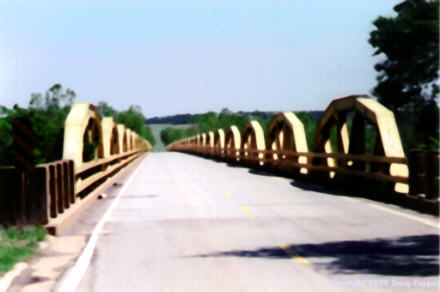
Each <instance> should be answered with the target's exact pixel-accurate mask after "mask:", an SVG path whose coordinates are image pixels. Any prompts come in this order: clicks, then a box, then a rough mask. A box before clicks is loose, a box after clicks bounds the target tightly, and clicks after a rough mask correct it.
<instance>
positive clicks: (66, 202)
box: [0, 104, 151, 229]
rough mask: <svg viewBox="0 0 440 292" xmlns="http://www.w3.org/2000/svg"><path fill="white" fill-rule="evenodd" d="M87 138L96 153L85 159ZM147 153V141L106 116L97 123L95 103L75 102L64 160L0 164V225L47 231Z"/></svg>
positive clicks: (67, 134)
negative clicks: (38, 227) (26, 165)
mask: <svg viewBox="0 0 440 292" xmlns="http://www.w3.org/2000/svg"><path fill="white" fill-rule="evenodd" d="M87 140H88V141H89V142H94V143H97V145H98V146H97V147H96V150H95V157H94V158H93V159H92V160H91V161H88V162H85V161H83V159H84V157H83V151H84V141H87ZM146 151H151V145H150V144H149V143H148V141H146V140H145V139H143V138H142V137H139V136H138V135H137V134H136V133H135V132H132V131H131V130H128V129H125V127H124V126H123V125H117V124H116V122H115V120H114V118H105V119H104V122H103V126H101V118H100V116H99V113H98V111H97V109H96V107H94V106H93V105H91V104H74V106H73V107H72V109H71V111H70V113H69V116H68V118H67V120H66V128H65V137H64V153H63V158H64V159H62V160H58V161H53V162H50V163H45V164H40V165H37V166H35V167H31V168H29V169H27V170H25V169H23V168H16V167H0V224H1V225H4V226H10V225H26V224H37V225H46V226H47V227H48V229H50V228H52V227H51V224H58V221H62V220H64V219H65V218H68V217H69V216H70V215H71V214H73V213H74V212H76V211H77V210H79V209H80V208H81V207H82V206H84V205H86V203H88V202H90V201H91V199H93V198H94V196H95V195H96V194H97V193H98V191H99V190H100V189H99V188H101V189H102V188H103V187H104V185H105V184H104V182H105V181H106V180H107V179H108V178H110V177H112V176H114V175H115V174H116V173H118V172H119V171H120V170H121V169H122V168H123V167H125V166H126V165H128V164H129V163H130V162H132V161H133V160H135V159H136V158H138V157H139V156H140V155H142V154H143V153H145V152H146ZM57 220H58V221H57ZM54 222H55V223H54Z"/></svg>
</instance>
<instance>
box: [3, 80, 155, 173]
mask: <svg viewBox="0 0 440 292" xmlns="http://www.w3.org/2000/svg"><path fill="white" fill-rule="evenodd" d="M75 98H76V94H75V92H74V91H73V90H71V89H66V90H63V88H62V86H61V85H60V84H55V85H53V86H52V87H51V88H49V89H48V90H47V91H46V93H45V94H44V95H43V94H41V93H33V94H31V99H30V101H29V105H28V107H27V108H22V107H20V106H18V105H14V106H13V107H12V108H11V109H9V108H7V107H5V106H0V165H3V166H7V165H13V164H14V161H13V151H12V143H13V136H12V120H13V119H14V118H19V117H28V118H29V119H30V121H31V125H32V132H33V141H32V142H33V148H34V155H35V163H36V164H39V163H45V162H50V161H55V160H59V159H61V158H62V155H63V140H64V123H65V121H66V118H67V115H68V114H69V112H70V109H71V107H72V103H73V101H74V99H75ZM98 108H99V111H100V114H101V116H109V115H110V116H114V117H116V119H117V121H118V123H121V124H124V125H125V126H126V127H127V128H130V129H132V130H134V131H135V132H137V133H139V134H140V135H142V136H143V137H144V138H146V139H147V140H148V141H149V142H150V143H151V144H154V139H153V135H152V134H151V130H150V129H149V128H148V127H147V126H146V125H145V120H146V118H145V117H144V115H143V114H142V112H141V110H140V108H139V107H138V106H131V107H130V108H129V109H128V110H126V111H121V112H118V111H115V110H114V109H112V108H111V107H110V106H108V105H107V104H106V103H102V102H101V103H100V106H98Z"/></svg>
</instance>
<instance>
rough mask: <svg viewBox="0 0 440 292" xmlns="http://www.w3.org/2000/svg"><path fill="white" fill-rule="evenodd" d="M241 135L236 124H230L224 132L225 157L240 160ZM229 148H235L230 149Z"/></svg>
mask: <svg viewBox="0 0 440 292" xmlns="http://www.w3.org/2000/svg"><path fill="white" fill-rule="evenodd" d="M240 147H241V135H240V131H239V130H238V128H237V126H230V127H229V128H227V129H226V133H225V150H226V151H225V152H226V153H225V155H226V157H228V158H230V159H233V160H236V161H239V160H240ZM231 148H234V149H236V150H235V151H234V150H230V149H231Z"/></svg>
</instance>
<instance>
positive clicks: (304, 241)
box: [77, 127, 439, 292]
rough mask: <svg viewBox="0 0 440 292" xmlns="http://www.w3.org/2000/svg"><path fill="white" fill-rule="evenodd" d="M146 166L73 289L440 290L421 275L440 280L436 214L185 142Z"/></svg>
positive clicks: (147, 161) (129, 187)
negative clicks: (205, 152) (245, 163)
mask: <svg viewBox="0 0 440 292" xmlns="http://www.w3.org/2000/svg"><path fill="white" fill-rule="evenodd" d="M157 128H159V127H157ZM157 128H156V129H157ZM139 167H140V168H139V171H138V172H137V173H136V175H135V176H133V178H132V181H131V183H130V184H128V185H127V186H125V185H124V184H125V182H124V181H121V182H120V184H118V186H117V187H119V188H121V187H125V190H126V191H125V192H124V193H123V195H122V197H121V199H120V201H119V203H118V204H117V205H116V208H115V209H113V211H112V213H111V214H110V217H109V220H108V221H107V223H106V224H105V225H104V227H103V230H102V232H101V233H100V235H99V238H98V241H97V245H96V249H95V251H94V255H93V258H92V262H91V263H90V265H89V266H88V268H87V272H86V273H85V275H84V277H83V278H82V280H81V282H80V285H79V287H78V290H77V291H106V292H108V291H240V292H242V291H264V292H269V291H388V290H394V291H397V290H398V291H406V290H402V289H405V288H404V287H401V286H407V285H410V287H411V289H407V290H408V291H437V289H436V288H432V289H425V288H420V287H414V285H423V283H426V282H423V281H433V283H434V282H435V281H439V279H438V273H439V266H438V265H439V256H438V253H439V247H438V244H439V236H438V233H439V229H438V225H437V224H438V222H437V218H435V217H432V216H428V215H422V214H417V213H415V212H413V211H408V210H403V209H400V208H399V207H395V206H388V205H385V204H382V203H377V202H373V201H369V200H367V199H359V198H349V197H346V196H337V195H332V194H329V193H327V192H325V191H323V190H320V189H315V188H313V187H310V186H305V185H301V184H296V183H293V182H292V180H290V179H287V178H281V177H275V176H271V175H268V174H264V173H255V172H253V171H250V170H249V169H247V168H243V167H231V166H228V165H227V164H225V163H223V162H221V163H220V162H215V161H213V160H208V159H203V158H199V157H195V156H191V155H187V154H181V153H152V154H149V155H148V156H147V157H146V158H145V159H144V160H143V161H142V163H141V164H140V166H139ZM109 199H110V200H112V199H113V198H112V197H109ZM81 224H83V225H84V224H87V222H82V223H81ZM341 287H345V288H341Z"/></svg>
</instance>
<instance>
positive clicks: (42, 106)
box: [0, 84, 76, 165]
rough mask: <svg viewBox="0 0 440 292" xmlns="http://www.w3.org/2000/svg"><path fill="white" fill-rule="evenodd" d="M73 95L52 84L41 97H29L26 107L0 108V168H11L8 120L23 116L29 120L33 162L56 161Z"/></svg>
mask: <svg viewBox="0 0 440 292" xmlns="http://www.w3.org/2000/svg"><path fill="white" fill-rule="evenodd" d="M75 97H76V95H75V92H74V91H73V90H71V89H66V90H65V91H63V88H62V86H61V85H60V84H55V85H53V86H52V87H51V88H49V89H48V90H47V91H46V93H45V95H44V97H43V95H42V94H40V93H33V94H31V100H30V101H29V107H28V108H27V109H26V108H21V107H19V106H18V105H14V106H13V108H12V109H8V108H6V107H4V106H0V165H12V164H13V162H14V161H13V159H12V157H13V155H12V119H13V118H16V117H23V116H27V117H29V119H30V120H31V124H32V131H33V144H34V145H33V146H34V154H35V162H36V163H43V162H49V161H54V160H59V159H61V157H62V152H63V139H64V122H65V120H66V118H67V115H68V113H69V111H70V108H71V105H72V102H73V100H74V99H75Z"/></svg>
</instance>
